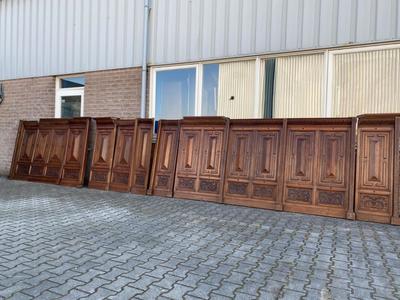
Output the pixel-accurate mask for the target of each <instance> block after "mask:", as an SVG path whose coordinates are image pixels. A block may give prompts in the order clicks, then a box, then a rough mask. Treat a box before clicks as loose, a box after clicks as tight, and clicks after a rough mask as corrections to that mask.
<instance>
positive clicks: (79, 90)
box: [54, 74, 85, 118]
mask: <svg viewBox="0 0 400 300" xmlns="http://www.w3.org/2000/svg"><path fill="white" fill-rule="evenodd" d="M74 77H85V76H84V75H83V74H79V75H73V76H68V75H66V76H59V77H57V78H56V99H55V110H54V114H55V118H62V116H61V98H62V97H64V96H67V97H68V96H80V97H81V114H80V117H83V116H84V107H85V105H84V104H85V87H84V86H82V87H73V88H61V80H62V79H65V78H74Z"/></svg>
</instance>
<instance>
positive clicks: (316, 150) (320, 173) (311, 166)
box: [283, 119, 356, 219]
mask: <svg viewBox="0 0 400 300" xmlns="http://www.w3.org/2000/svg"><path fill="white" fill-rule="evenodd" d="M355 124H356V119H302V120H296V119H291V120H288V133H287V142H286V143H287V149H286V160H285V163H286V165H285V185H284V193H283V204H284V209H285V210H287V211H294V212H303V213H310V214H317V215H326V216H333V217H341V218H350V219H352V218H354V213H353V205H352V202H353V192H352V190H353V189H352V186H353V184H352V182H353V181H354V165H355V163H354V159H355V158H354V157H355Z"/></svg>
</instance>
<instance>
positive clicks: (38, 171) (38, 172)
mask: <svg viewBox="0 0 400 300" xmlns="http://www.w3.org/2000/svg"><path fill="white" fill-rule="evenodd" d="M43 169H44V166H32V168H31V175H32V176H42V175H43Z"/></svg>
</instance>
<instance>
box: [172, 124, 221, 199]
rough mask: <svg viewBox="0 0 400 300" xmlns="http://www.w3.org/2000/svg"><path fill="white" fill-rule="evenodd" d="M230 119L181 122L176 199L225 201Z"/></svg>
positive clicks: (175, 188) (175, 186)
mask: <svg viewBox="0 0 400 300" xmlns="http://www.w3.org/2000/svg"><path fill="white" fill-rule="evenodd" d="M228 128H229V119H227V118H224V117H186V118H184V119H183V120H182V121H181V128H180V134H179V150H178V153H179V154H178V159H177V166H176V175H175V185H174V196H175V197H177V198H187V199H197V200H206V201H216V202H222V191H223V179H224V170H225V160H226V148H227V141H228Z"/></svg>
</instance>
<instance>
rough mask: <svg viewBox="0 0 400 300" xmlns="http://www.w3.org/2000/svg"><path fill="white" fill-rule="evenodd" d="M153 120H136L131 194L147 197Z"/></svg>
mask: <svg viewBox="0 0 400 300" xmlns="http://www.w3.org/2000/svg"><path fill="white" fill-rule="evenodd" d="M152 142H153V119H136V132H135V149H134V150H135V151H134V156H133V167H132V176H131V177H132V178H131V192H132V193H134V194H142V195H145V194H146V193H147V188H148V186H149V177H150V162H151V153H152V150H151V147H152Z"/></svg>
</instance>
